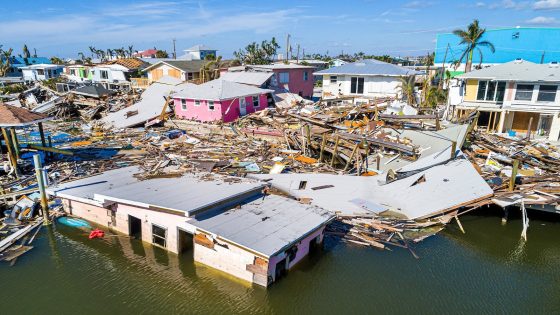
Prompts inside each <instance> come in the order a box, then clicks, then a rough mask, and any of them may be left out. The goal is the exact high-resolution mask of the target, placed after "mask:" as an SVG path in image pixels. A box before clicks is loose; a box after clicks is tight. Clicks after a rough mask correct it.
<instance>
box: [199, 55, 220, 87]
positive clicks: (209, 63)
mask: <svg viewBox="0 0 560 315" xmlns="http://www.w3.org/2000/svg"><path fill="white" fill-rule="evenodd" d="M204 60H206V62H205V63H204V65H203V66H202V68H201V69H200V78H201V81H202V82H207V81H212V80H214V79H217V78H219V77H220V68H222V67H223V65H224V63H223V62H222V56H218V57H217V58H216V57H215V56H214V55H207V56H206V57H205V58H204Z"/></svg>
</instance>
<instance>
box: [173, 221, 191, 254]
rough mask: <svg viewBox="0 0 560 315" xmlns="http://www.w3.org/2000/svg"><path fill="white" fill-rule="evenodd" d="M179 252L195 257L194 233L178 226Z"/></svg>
mask: <svg viewBox="0 0 560 315" xmlns="http://www.w3.org/2000/svg"><path fill="white" fill-rule="evenodd" d="M177 253H178V254H179V255H182V254H186V255H188V256H189V258H191V257H193V255H192V254H193V235H192V234H191V233H189V232H187V231H185V230H182V229H181V228H177Z"/></svg>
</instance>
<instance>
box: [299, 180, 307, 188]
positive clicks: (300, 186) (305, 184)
mask: <svg viewBox="0 0 560 315" xmlns="http://www.w3.org/2000/svg"><path fill="white" fill-rule="evenodd" d="M306 186H307V181H306V180H302V181H300V182H299V188H298V189H299V190H303V189H305V187H306Z"/></svg>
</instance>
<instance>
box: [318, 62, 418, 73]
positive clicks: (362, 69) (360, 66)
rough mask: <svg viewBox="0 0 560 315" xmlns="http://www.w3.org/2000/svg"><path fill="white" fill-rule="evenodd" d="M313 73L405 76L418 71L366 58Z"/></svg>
mask: <svg viewBox="0 0 560 315" xmlns="http://www.w3.org/2000/svg"><path fill="white" fill-rule="evenodd" d="M314 74H315V75H322V74H335V75H337V74H355V75H378V76H407V75H413V74H418V72H416V71H414V70H411V69H407V68H404V67H401V66H397V65H394V64H391V63H387V62H383V61H379V60H375V59H367V60H360V61H357V62H352V63H347V64H344V65H342V66H338V67H333V68H329V69H325V70H321V71H317V72H315V73H314Z"/></svg>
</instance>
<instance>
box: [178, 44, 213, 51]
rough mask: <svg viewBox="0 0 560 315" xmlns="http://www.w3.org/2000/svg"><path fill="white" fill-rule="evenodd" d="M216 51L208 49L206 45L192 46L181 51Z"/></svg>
mask: <svg viewBox="0 0 560 315" xmlns="http://www.w3.org/2000/svg"><path fill="white" fill-rule="evenodd" d="M208 50H210V51H216V49H213V48H210V47H208V46H206V45H194V46H192V47H191V48H187V49H185V50H183V51H208Z"/></svg>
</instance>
